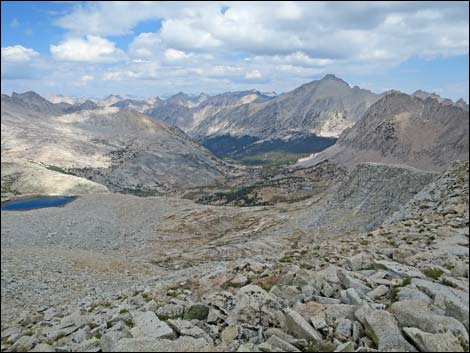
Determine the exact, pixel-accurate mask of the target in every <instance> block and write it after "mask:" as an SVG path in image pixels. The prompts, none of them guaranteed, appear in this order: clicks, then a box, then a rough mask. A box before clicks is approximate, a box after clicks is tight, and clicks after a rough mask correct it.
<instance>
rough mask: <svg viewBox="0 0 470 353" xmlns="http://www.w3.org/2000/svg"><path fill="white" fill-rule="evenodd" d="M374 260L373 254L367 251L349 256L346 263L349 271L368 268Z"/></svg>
mask: <svg viewBox="0 0 470 353" xmlns="http://www.w3.org/2000/svg"><path fill="white" fill-rule="evenodd" d="M373 260H374V258H373V256H372V255H370V254H367V253H359V254H356V255H354V256H351V257H349V258H348V259H347V260H346V263H347V265H348V267H349V269H350V270H351V271H359V270H364V269H368V268H369V267H370V265H371V264H372V261H373Z"/></svg>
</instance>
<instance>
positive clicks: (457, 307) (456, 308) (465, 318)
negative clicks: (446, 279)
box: [412, 279, 469, 330]
mask: <svg viewBox="0 0 470 353" xmlns="http://www.w3.org/2000/svg"><path fill="white" fill-rule="evenodd" d="M412 283H413V284H414V285H415V286H416V287H418V288H419V289H421V290H422V291H423V292H424V293H426V294H427V295H428V296H430V297H431V298H433V299H434V304H435V305H437V306H439V307H441V308H442V309H445V311H446V315H447V316H451V317H453V318H455V319H457V320H458V321H461V322H462V323H463V324H464V325H465V327H466V329H467V330H468V329H469V296H468V292H464V291H461V290H458V289H454V288H451V287H448V286H445V285H442V284H439V283H434V282H430V281H427V280H421V279H413V281H412Z"/></svg>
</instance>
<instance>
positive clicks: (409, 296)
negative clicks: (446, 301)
mask: <svg viewBox="0 0 470 353" xmlns="http://www.w3.org/2000/svg"><path fill="white" fill-rule="evenodd" d="M398 300H399V301H403V300H419V301H422V302H425V303H427V304H431V303H432V299H431V298H429V297H428V296H427V295H426V294H424V293H423V292H421V291H420V290H419V289H416V288H413V287H410V286H406V287H401V288H399V289H398Z"/></svg>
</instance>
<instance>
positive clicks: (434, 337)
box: [403, 327, 464, 352]
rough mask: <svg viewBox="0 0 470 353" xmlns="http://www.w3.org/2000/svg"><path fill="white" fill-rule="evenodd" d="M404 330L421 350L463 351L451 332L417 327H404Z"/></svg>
mask: <svg viewBox="0 0 470 353" xmlns="http://www.w3.org/2000/svg"><path fill="white" fill-rule="evenodd" d="M403 332H404V333H405V335H406V336H408V337H409V338H410V340H411V341H412V342H413V343H414V345H415V346H416V347H418V349H419V350H420V351H421V352H463V351H464V350H463V349H462V346H461V345H460V342H459V340H458V339H457V337H455V336H454V335H453V334H452V333H451V332H444V333H427V332H423V331H421V330H420V329H417V328H415V327H404V328H403Z"/></svg>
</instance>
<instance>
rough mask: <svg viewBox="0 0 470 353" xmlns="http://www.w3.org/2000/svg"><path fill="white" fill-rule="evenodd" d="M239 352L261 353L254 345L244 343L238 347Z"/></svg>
mask: <svg viewBox="0 0 470 353" xmlns="http://www.w3.org/2000/svg"><path fill="white" fill-rule="evenodd" d="M237 352H261V350H260V349H258V347H256V346H255V345H254V344H253V343H250V342H249V343H244V344H242V345H240V347H238V349H237Z"/></svg>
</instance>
